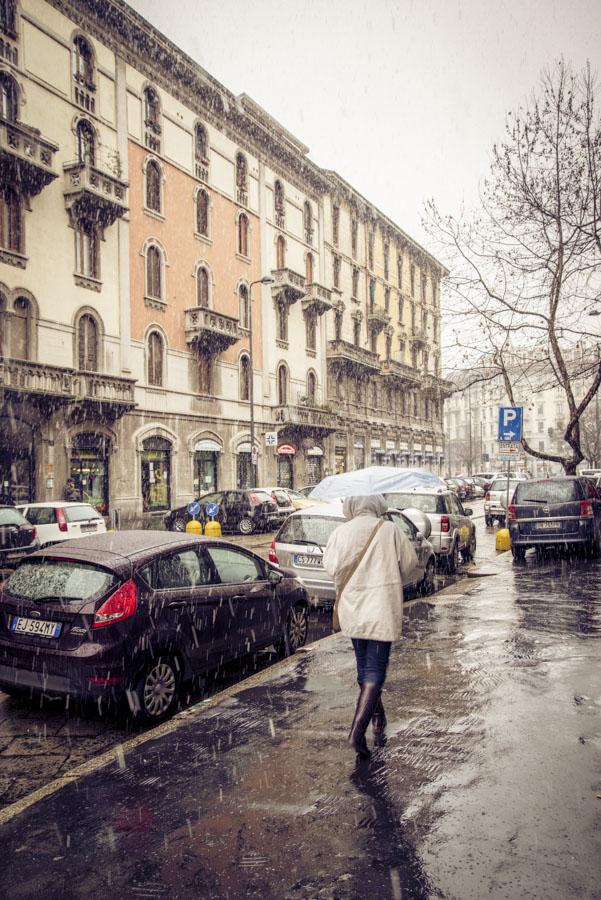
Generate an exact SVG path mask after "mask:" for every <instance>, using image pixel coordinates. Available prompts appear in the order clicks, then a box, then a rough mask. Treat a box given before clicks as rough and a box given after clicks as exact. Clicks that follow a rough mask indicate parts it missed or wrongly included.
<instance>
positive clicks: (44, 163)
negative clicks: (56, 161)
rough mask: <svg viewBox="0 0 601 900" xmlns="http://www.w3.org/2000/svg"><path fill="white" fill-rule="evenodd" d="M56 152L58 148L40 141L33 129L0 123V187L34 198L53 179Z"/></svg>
mask: <svg viewBox="0 0 601 900" xmlns="http://www.w3.org/2000/svg"><path fill="white" fill-rule="evenodd" d="M57 150H58V145H57V144H54V143H52V141H48V140H46V138H43V137H42V135H41V132H40V131H39V130H38V129H37V128H30V127H29V126H28V125H23V124H22V123H21V122H2V121H0V185H2V186H3V187H8V186H9V185H10V186H15V187H18V188H20V190H21V191H22V192H23V194H25V195H26V196H27V197H35V196H36V195H37V194H39V193H40V192H41V191H42V190H43V189H44V188H45V187H46V185H48V184H50V182H51V181H54V179H55V178H57V173H56V172H55V171H54V170H53V168H52V163H53V158H54V154H55V152H56V151H57Z"/></svg>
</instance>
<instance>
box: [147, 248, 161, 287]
mask: <svg viewBox="0 0 601 900" xmlns="http://www.w3.org/2000/svg"><path fill="white" fill-rule="evenodd" d="M161 268H162V259H161V251H160V250H159V248H158V247H155V246H154V244H151V246H150V247H149V248H148V250H147V251H146V296H147V297H156V298H157V299H159V300H161V299H162V297H163V284H162V278H161V274H162V273H161Z"/></svg>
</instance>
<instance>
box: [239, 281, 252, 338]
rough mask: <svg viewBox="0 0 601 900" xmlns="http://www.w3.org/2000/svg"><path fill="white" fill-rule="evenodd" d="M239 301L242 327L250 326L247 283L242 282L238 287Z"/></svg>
mask: <svg viewBox="0 0 601 900" xmlns="http://www.w3.org/2000/svg"><path fill="white" fill-rule="evenodd" d="M238 301H239V307H240V311H239V312H240V327H241V328H250V300H249V295H248V288H247V287H246V285H245V284H241V285H240V287H239V288H238Z"/></svg>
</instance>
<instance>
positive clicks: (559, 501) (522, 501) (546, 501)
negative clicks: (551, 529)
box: [518, 497, 570, 504]
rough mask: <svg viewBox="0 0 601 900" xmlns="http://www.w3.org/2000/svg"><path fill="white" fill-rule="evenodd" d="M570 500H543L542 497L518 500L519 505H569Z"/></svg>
mask: <svg viewBox="0 0 601 900" xmlns="http://www.w3.org/2000/svg"><path fill="white" fill-rule="evenodd" d="M569 502H570V501H569V500H541V498H540V497H524V499H523V500H518V504H520V503H569Z"/></svg>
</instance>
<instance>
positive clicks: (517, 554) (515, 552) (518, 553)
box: [511, 544, 526, 559]
mask: <svg viewBox="0 0 601 900" xmlns="http://www.w3.org/2000/svg"><path fill="white" fill-rule="evenodd" d="M511 555H512V556H513V558H514V559H524V557H525V556H526V547H522V546H518V547H516V546H514V545H513V544H512V545H511Z"/></svg>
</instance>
